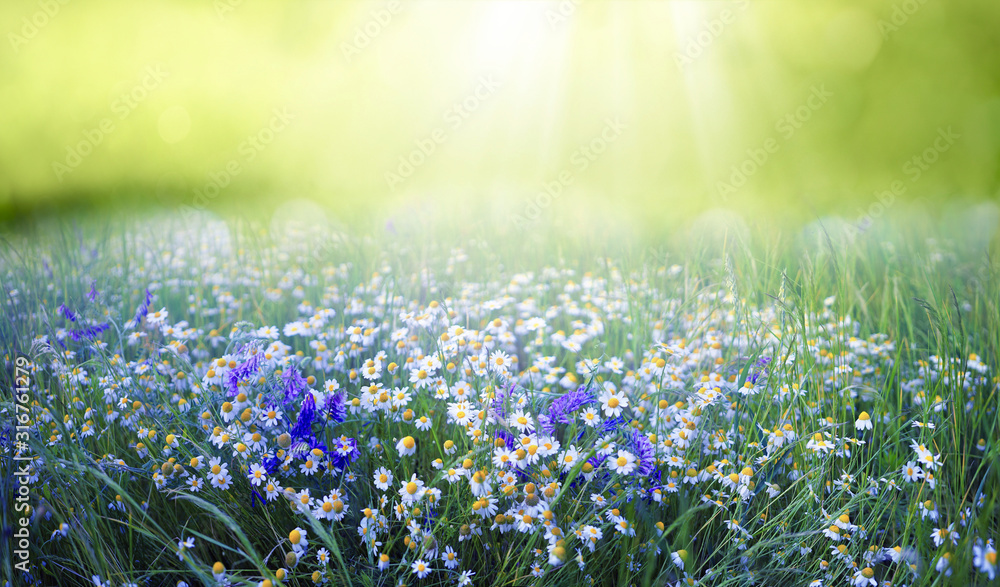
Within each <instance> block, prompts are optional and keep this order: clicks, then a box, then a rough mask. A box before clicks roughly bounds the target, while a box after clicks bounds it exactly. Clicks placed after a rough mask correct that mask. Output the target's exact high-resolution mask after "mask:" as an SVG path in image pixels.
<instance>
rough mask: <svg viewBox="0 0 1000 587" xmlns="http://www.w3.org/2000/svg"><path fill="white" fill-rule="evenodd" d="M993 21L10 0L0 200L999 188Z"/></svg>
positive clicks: (884, 4)
mask: <svg viewBox="0 0 1000 587" xmlns="http://www.w3.org/2000/svg"><path fill="white" fill-rule="evenodd" d="M997 31H1000V3H998V2H996V0H965V1H962V2H947V1H945V0H893V1H890V0H878V1H869V2H847V1H834V0H825V1H792V0H750V1H731V2H714V1H674V2H668V1H661V2H645V1H634V0H633V1H629V0H626V1H619V2H610V1H595V0H563V1H558V0H557V1H528V0H521V1H510V2H487V1H450V2H445V1H428V2H423V1H421V2H408V1H400V2H395V1H385V0H379V1H374V2H341V1H332V0H327V1H307V2H248V1H241V0H214V1H209V0H205V1H193V0H191V1H175V2H121V1H95V0H34V1H28V0H16V1H13V0H7V1H5V2H3V3H2V4H0V32H2V33H3V34H4V35H5V41H6V43H5V45H4V46H3V47H0V128H2V129H3V131H2V133H0V217H2V218H3V219H4V220H6V221H8V222H10V221H14V222H17V221H18V220H20V219H23V218H25V217H26V216H28V215H37V214H39V213H42V212H49V211H53V210H54V211H67V210H70V211H75V210H94V209H98V210H100V209H109V208H110V209H123V208H143V207H146V206H154V207H163V208H167V209H180V210H182V211H184V210H187V211H190V210H193V209H194V210H201V209H205V210H209V211H212V212H217V213H225V212H226V211H227V210H234V209H240V208H241V207H257V208H261V209H265V210H266V209H270V210H274V209H275V208H280V207H281V206H283V205H284V204H283V203H284V202H288V201H290V200H296V201H301V200H306V201H312V202H315V203H317V205H319V206H321V207H322V208H323V209H324V210H327V211H329V213H330V214H331V215H333V216H335V217H340V218H344V219H355V218H364V217H376V218H391V217H393V215H400V214H407V213H409V211H414V210H416V211H427V210H464V211H475V213H477V214H482V215H483V216H482V217H483V218H486V219H487V221H489V222H493V223H498V224H510V225H521V224H523V223H526V224H528V225H529V226H530V225H531V224H532V223H535V222H543V221H545V219H546V218H552V217H558V218H571V219H573V218H579V217H582V216H586V215H588V214H589V215H595V216H597V217H600V218H615V219H619V220H623V221H629V222H634V223H635V226H636V227H637V228H639V229H641V228H643V227H650V226H656V225H658V224H662V223H664V222H669V221H674V220H677V219H683V218H689V217H693V215H695V214H698V213H701V212H703V211H705V210H708V209H713V208H732V209H734V210H736V211H738V213H740V214H742V215H743V216H744V217H747V215H754V214H756V215H770V216H788V217H801V218H807V217H816V216H819V215H825V214H831V213H836V214H841V215H843V216H845V217H848V218H858V217H859V215H863V214H864V213H867V212H869V211H872V212H875V211H878V208H877V207H876V208H875V209H872V205H873V204H875V203H878V202H879V201H880V200H879V195H881V196H882V203H884V204H886V205H887V206H888V207H892V206H894V205H895V204H896V203H898V202H902V201H914V200H922V201H926V202H929V203H932V204H933V203H939V204H940V203H943V202H949V201H952V200H953V199H955V198H962V199H964V200H966V201H982V200H995V199H996V197H997V196H996V194H997V193H998V189H1000V35H998V34H997ZM881 213H882V212H878V214H881Z"/></svg>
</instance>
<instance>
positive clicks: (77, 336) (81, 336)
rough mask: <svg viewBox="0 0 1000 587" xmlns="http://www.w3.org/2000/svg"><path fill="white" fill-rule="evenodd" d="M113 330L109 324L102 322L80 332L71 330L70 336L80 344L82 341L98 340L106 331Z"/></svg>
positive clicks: (81, 329) (79, 330)
mask: <svg viewBox="0 0 1000 587" xmlns="http://www.w3.org/2000/svg"><path fill="white" fill-rule="evenodd" d="M109 328H111V325H110V324H108V323H107V322H102V323H100V324H93V325H91V326H86V327H84V328H80V329H78V330H70V331H69V335H70V337H72V338H73V340H74V341H75V342H80V341H82V340H92V339H94V338H97V337H98V335H100V334H101V333H102V332H104V331H105V330H107V329H109Z"/></svg>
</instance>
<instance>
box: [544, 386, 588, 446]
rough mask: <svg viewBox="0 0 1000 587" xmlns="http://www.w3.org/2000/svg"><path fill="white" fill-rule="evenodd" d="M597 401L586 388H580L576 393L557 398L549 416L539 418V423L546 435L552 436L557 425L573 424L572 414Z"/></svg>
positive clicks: (572, 392) (551, 406) (550, 408)
mask: <svg viewBox="0 0 1000 587" xmlns="http://www.w3.org/2000/svg"><path fill="white" fill-rule="evenodd" d="M595 401H596V400H595V399H594V396H593V395H591V394H590V392H589V391H587V389H586V387H580V388H579V389H577V390H576V391H571V392H569V393H566V394H563V395H562V396H560V397H558V398H556V400H555V401H553V402H552V405H550V406H549V414H548V416H539V418H538V421H539V423H540V424H541V425H542V429H543V430H545V432H546V434H552V433H554V432H555V425H556V424H557V423H559V424H570V423H572V422H573V419H572V417H571V416H570V414H571V413H572V412H575V411H576V410H579V409H580V408H582V407H583V406H585V405H587V404H590V403H594V402H595Z"/></svg>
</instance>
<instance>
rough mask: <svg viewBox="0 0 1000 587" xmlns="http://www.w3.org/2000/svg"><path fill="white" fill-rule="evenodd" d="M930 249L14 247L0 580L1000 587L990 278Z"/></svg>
mask: <svg viewBox="0 0 1000 587" xmlns="http://www.w3.org/2000/svg"><path fill="white" fill-rule="evenodd" d="M925 228H926V227H920V226H917V227H911V226H908V225H907V223H898V224H895V225H889V224H886V225H883V226H878V227H874V228H871V229H869V230H866V231H859V230H856V229H854V230H848V231H846V232H841V233H831V232H828V231H826V230H825V229H821V230H816V231H814V232H811V233H805V234H802V233H799V234H794V235H787V234H783V233H777V232H774V233H769V232H767V231H759V232H752V231H751V232H750V233H746V234H733V235H726V234H722V233H723V231H722V229H720V230H719V234H717V235H708V236H713V237H718V238H715V239H714V240H713V239H710V238H695V237H697V236H698V235H694V236H693V237H692V238H686V239H674V240H671V241H669V242H666V241H665V242H664V243H654V244H653V245H652V246H650V245H645V246H639V245H632V244H626V243H623V242H621V241H619V240H618V239H615V238H609V237H605V236H601V235H591V234H587V233H577V234H575V235H574V236H571V237H565V238H563V237H558V238H557V237H555V236H552V237H545V236H539V235H537V234H534V235H530V238H529V235H528V234H529V233H528V232H525V233H522V234H520V235H517V236H515V237H511V236H510V235H508V236H506V237H505V238H499V237H496V236H495V235H493V236H491V235H489V234H476V233H475V232H474V231H470V230H461V229H459V230H454V231H451V232H448V231H424V232H420V231H417V230H416V229H415V232H414V233H412V234H407V235H405V236H402V235H399V234H396V232H395V230H394V229H393V230H383V231H380V232H377V233H376V234H373V235H367V236H365V235H361V234H350V233H348V232H344V231H337V230H333V229H332V228H316V227H312V228H305V227H302V228H297V229H296V228H293V229H290V230H287V231H284V232H281V233H278V232H274V231H268V230H264V229H261V228H260V227H258V226H256V225H253V224H252V223H245V222H235V221H233V222H222V221H218V220H214V221H210V220H197V221H192V220H190V219H189V220H188V221H180V220H174V221H169V220H168V221H164V222H157V223H143V224H129V225H127V226H119V225H114V224H113V225H112V226H111V227H108V226H104V227H100V226H98V225H84V226H83V227H82V228H81V227H70V226H63V227H61V228H59V229H53V230H47V231H41V230H36V231H34V232H30V231H28V232H22V233H11V234H9V235H8V236H7V237H6V238H5V241H4V243H3V245H2V248H0V250H2V256H0V259H2V260H0V281H2V283H3V295H4V300H3V310H2V319H0V337H2V339H3V342H4V348H3V353H4V357H3V358H4V366H5V369H4V371H3V376H2V377H3V389H4V393H3V395H2V397H0V399H2V402H3V403H2V407H0V409H2V414H3V418H2V426H3V430H2V434H3V439H2V440H3V449H4V450H3V457H2V458H3V477H2V478H3V484H4V494H5V500H4V503H3V512H4V518H3V530H4V551H3V556H2V560H0V564H2V566H3V572H2V575H3V576H5V577H9V583H8V584H20V583H21V582H27V583H33V584H45V585H56V584H58V585H98V586H106V585H107V586H115V587H118V586H120V585H143V586H145V585H151V586H157V585H180V584H184V585H192V586H193V585H248V586H258V585H261V586H268V587H275V586H278V585H313V584H326V585H362V586H374V585H385V586H394V585H403V584H406V585H427V586H431V585H483V586H488V585H502V586H514V585H538V586H541V585H623V586H624V585H654V586H659V585H671V586H672V585H679V586H686V585H713V586H714V585H764V586H780V585H812V586H819V585H830V586H838V585H843V586H847V585H850V586H855V587H865V586H869V585H870V586H876V585H913V586H915V585H970V584H975V585H986V584H996V571H997V553H996V542H995V540H996V538H997V537H998V534H1000V506H998V499H997V498H998V489H1000V470H998V464H1000V462H998V455H1000V447H998V441H997V438H998V432H1000V430H998V413H997V408H998V403H1000V402H998V387H1000V378H998V372H997V368H998V365H1000V312H998V300H1000V282H998V279H997V277H996V272H995V269H994V268H993V267H992V265H991V260H990V257H988V256H984V255H983V254H982V252H981V251H980V252H978V253H976V252H973V251H971V250H970V249H968V248H967V247H965V246H964V244H963V243H964V241H962V240H961V239H958V238H956V239H951V238H948V237H947V235H944V236H942V237H941V238H938V239H937V240H934V239H927V238H925V235H927V234H931V233H932V232H931V231H929V230H925ZM701 236H705V235H701ZM23 536H28V538H25V539H24V540H26V542H24V543H22V542H20V540H21V537H23ZM21 544H26V545H27V547H26V548H22V547H21V546H19V545H21ZM23 571H27V573H25V572H23Z"/></svg>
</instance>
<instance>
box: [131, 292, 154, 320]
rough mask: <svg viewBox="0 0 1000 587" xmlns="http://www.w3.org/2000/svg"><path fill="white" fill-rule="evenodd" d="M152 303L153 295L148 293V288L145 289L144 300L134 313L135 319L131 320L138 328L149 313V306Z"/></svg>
mask: <svg viewBox="0 0 1000 587" xmlns="http://www.w3.org/2000/svg"><path fill="white" fill-rule="evenodd" d="M152 303H153V294H151V293H150V292H149V288H146V299H145V300H143V302H142V303H141V304H139V307H138V308H137V309H136V311H135V318H134V319H133V320H132V321H133V322H135V324H136V325H137V326H138V325H139V323H140V322H142V319H143V318H145V317H146V314H148V313H149V306H150V304H152Z"/></svg>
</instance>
